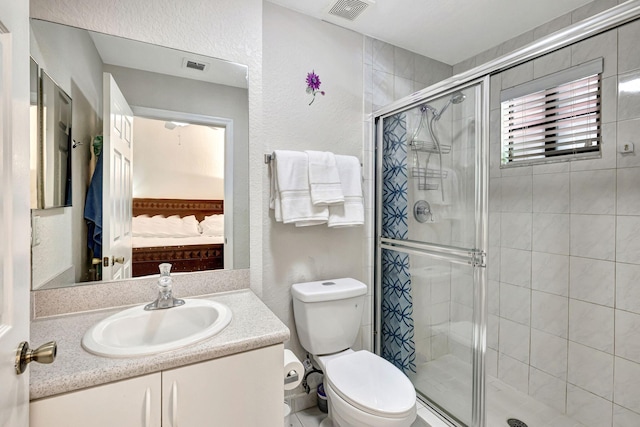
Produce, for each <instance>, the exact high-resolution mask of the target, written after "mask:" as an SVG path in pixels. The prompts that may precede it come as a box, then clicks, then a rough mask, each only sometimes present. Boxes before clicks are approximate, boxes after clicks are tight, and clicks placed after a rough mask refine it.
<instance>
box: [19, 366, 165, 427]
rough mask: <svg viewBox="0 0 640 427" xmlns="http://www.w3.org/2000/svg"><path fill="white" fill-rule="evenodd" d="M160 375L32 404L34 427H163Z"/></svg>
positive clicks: (151, 375)
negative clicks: (161, 422)
mask: <svg viewBox="0 0 640 427" xmlns="http://www.w3.org/2000/svg"><path fill="white" fill-rule="evenodd" d="M161 383H162V374H161V373H160V372H158V373H155V374H150V375H145V376H142V377H137V378H132V379H129V380H124V381H118V382H115V383H109V384H105V385H101V386H97V387H92V388H88V389H84V390H79V391H75V392H71V393H66V394H61V395H58V396H53V397H48V398H45V399H40V400H36V401H32V402H31V404H30V407H29V418H30V422H29V425H30V426H31V427H63V426H64V427H87V426H91V427H114V426H119V427H160V426H161V424H160V421H161V415H160V412H161V411H160V405H161V401H162V399H161V395H160V393H161V389H162V385H161Z"/></svg>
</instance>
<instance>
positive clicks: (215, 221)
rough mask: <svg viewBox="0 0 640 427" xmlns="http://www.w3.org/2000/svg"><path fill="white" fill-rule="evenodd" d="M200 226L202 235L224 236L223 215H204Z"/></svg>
mask: <svg viewBox="0 0 640 427" xmlns="http://www.w3.org/2000/svg"><path fill="white" fill-rule="evenodd" d="M200 227H202V235H203V236H224V215H222V214H221V215H210V216H205V217H204V220H203V221H202V222H201V223H200Z"/></svg>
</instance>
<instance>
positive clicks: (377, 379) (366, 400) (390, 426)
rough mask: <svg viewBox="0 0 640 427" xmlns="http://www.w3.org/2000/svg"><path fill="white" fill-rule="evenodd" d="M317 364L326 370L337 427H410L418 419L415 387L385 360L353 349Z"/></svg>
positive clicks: (319, 361)
mask: <svg viewBox="0 0 640 427" xmlns="http://www.w3.org/2000/svg"><path fill="white" fill-rule="evenodd" d="M316 360H317V361H318V364H319V365H321V366H323V371H324V375H325V380H324V383H325V391H326V393H327V398H328V399H329V418H330V420H331V423H332V424H333V425H334V426H336V427H337V426H339V427H356V426H362V427H365V426H367V427H408V426H410V425H411V424H412V423H413V421H414V420H415V419H416V405H415V402H416V393H415V389H414V387H413V384H411V381H409V379H408V378H407V377H406V376H405V375H404V374H403V373H402V372H400V370H398V369H397V368H396V367H395V366H393V365H392V364H391V363H389V362H387V361H386V360H384V359H382V358H381V357H379V356H377V355H375V354H373V353H370V352H368V351H357V352H354V351H353V350H350V349H349V350H346V351H343V352H341V353H339V354H338V355H330V356H326V357H322V356H319V357H316ZM329 425H330V424H329V421H328V422H327V423H326V424H323V425H322V426H323V427H328V426H329Z"/></svg>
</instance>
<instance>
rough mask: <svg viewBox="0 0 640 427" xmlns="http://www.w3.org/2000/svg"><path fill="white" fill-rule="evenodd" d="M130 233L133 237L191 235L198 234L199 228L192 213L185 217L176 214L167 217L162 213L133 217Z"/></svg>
mask: <svg viewBox="0 0 640 427" xmlns="http://www.w3.org/2000/svg"><path fill="white" fill-rule="evenodd" d="M132 234H133V236H135V237H191V236H199V235H200V229H199V228H198V221H197V220H196V218H195V216H193V215H190V216H188V217H185V218H180V216H178V215H172V216H170V217H168V218H165V217H164V216H162V215H155V216H153V217H151V218H149V217H148V216H147V215H140V216H137V217H134V219H133V222H132Z"/></svg>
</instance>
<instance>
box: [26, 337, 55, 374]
mask: <svg viewBox="0 0 640 427" xmlns="http://www.w3.org/2000/svg"><path fill="white" fill-rule="evenodd" d="M57 353H58V344H56V342H55V341H50V342H48V343H46V344H42V345H41V346H40V347H38V348H36V349H35V350H31V349H30V348H29V343H28V342H27V341H23V342H21V343H20V345H19V346H18V350H17V351H16V373H17V374H18V375H20V374H22V373H23V372H24V371H25V369H27V365H28V364H29V363H31V362H38V363H53V361H54V360H56V354H57Z"/></svg>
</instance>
